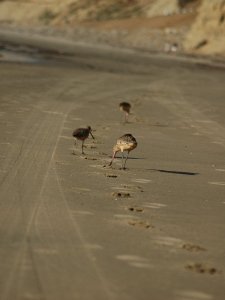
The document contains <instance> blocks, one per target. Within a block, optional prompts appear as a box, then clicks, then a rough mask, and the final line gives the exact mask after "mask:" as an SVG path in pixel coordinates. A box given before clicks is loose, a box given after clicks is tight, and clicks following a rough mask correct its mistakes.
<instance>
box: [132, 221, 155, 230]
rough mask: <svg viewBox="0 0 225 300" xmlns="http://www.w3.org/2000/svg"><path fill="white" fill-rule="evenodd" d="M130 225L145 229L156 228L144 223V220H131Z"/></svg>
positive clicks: (146, 222)
mask: <svg viewBox="0 0 225 300" xmlns="http://www.w3.org/2000/svg"><path fill="white" fill-rule="evenodd" d="M128 224H129V225H131V226H134V227H138V228H143V229H148V228H154V226H153V225H152V224H150V223H149V222H148V221H143V220H129V221H128Z"/></svg>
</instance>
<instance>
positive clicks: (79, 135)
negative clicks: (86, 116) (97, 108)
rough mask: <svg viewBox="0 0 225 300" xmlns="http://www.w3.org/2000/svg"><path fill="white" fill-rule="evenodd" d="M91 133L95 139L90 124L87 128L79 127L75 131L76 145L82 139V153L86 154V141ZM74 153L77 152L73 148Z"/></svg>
mask: <svg viewBox="0 0 225 300" xmlns="http://www.w3.org/2000/svg"><path fill="white" fill-rule="evenodd" d="M89 134H90V135H91V136H92V138H93V139H94V136H93V134H92V133H91V127H90V126H88V127H87V128H77V129H75V130H74V132H73V137H75V142H74V147H75V146H76V142H77V140H80V141H82V154H84V141H85V140H86V139H87V138H88V136H89ZM73 154H75V149H73Z"/></svg>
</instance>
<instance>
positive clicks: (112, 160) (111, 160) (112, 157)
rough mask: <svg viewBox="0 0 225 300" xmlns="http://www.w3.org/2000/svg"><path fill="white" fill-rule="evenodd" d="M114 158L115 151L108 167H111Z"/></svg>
mask: <svg viewBox="0 0 225 300" xmlns="http://www.w3.org/2000/svg"><path fill="white" fill-rule="evenodd" d="M115 156H116V151H113V155H112V160H111V161H110V163H109V166H111V165H112V163H113V160H114V158H115Z"/></svg>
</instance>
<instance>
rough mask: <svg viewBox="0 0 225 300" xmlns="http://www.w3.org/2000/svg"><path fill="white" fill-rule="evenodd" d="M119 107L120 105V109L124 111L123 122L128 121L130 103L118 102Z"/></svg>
mask: <svg viewBox="0 0 225 300" xmlns="http://www.w3.org/2000/svg"><path fill="white" fill-rule="evenodd" d="M119 107H120V110H121V111H122V112H124V113H125V119H124V122H125V123H127V122H128V116H129V114H130V109H131V105H130V103H128V102H121V103H120V104H119Z"/></svg>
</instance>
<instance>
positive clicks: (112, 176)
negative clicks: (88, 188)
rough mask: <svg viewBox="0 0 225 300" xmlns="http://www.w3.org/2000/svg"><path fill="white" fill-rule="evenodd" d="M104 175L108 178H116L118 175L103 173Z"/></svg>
mask: <svg viewBox="0 0 225 300" xmlns="http://www.w3.org/2000/svg"><path fill="white" fill-rule="evenodd" d="M105 176H106V177H108V178H117V177H118V176H117V175H114V174H105Z"/></svg>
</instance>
